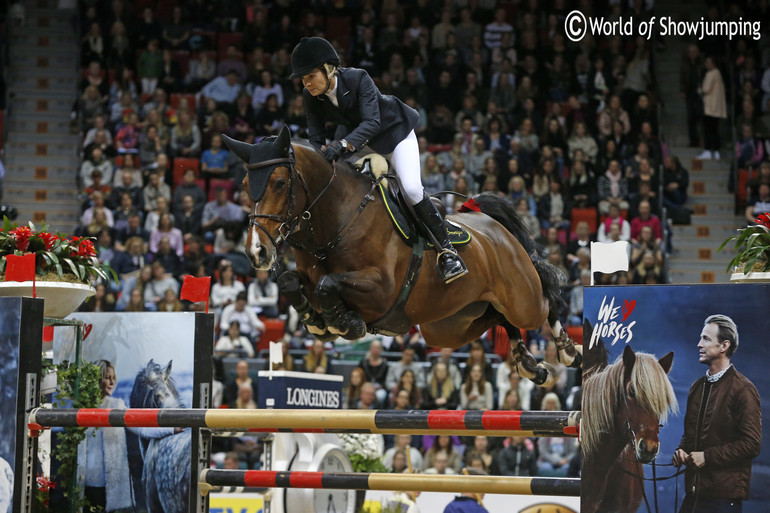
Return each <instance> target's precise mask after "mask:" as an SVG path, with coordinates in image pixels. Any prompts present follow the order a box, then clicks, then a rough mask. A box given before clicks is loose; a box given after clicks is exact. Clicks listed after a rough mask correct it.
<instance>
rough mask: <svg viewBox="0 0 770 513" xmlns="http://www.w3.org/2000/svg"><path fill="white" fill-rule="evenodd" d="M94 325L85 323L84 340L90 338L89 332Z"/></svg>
mask: <svg viewBox="0 0 770 513" xmlns="http://www.w3.org/2000/svg"><path fill="white" fill-rule="evenodd" d="M93 327H94V325H93V324H84V325H83V342H85V340H86V339H87V338H88V334H89V333H91V329H92V328H93Z"/></svg>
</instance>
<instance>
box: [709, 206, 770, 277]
mask: <svg viewBox="0 0 770 513" xmlns="http://www.w3.org/2000/svg"><path fill="white" fill-rule="evenodd" d="M754 223H755V224H752V225H750V226H747V227H746V228H741V229H740V230H738V234H737V235H733V236H732V237H730V238H728V239H727V240H726V241H724V242H723V243H722V245H721V246H719V250H720V251H721V250H722V248H724V247H725V246H726V245H727V244H728V243H729V242H731V241H734V242H735V245H734V249H735V252H736V253H735V256H734V257H733V259H732V260H730V263H729V264H728V265H727V270H728V271H736V272H738V271H741V272H743V273H744V274H748V273H749V272H751V271H760V272H767V271H770V214H767V213H765V214H759V215H758V216H757V217H756V219H754Z"/></svg>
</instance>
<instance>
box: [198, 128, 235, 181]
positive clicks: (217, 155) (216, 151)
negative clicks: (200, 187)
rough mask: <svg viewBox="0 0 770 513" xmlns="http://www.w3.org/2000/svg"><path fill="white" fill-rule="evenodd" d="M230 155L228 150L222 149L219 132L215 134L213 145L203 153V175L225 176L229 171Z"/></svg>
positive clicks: (208, 176) (207, 176) (212, 137)
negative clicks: (228, 159) (228, 160)
mask: <svg viewBox="0 0 770 513" xmlns="http://www.w3.org/2000/svg"><path fill="white" fill-rule="evenodd" d="M228 157H229V153H228V151H227V150H224V149H222V137H221V136H220V135H219V134H213V135H212V136H211V147H210V148H209V149H207V150H205V151H204V152H203V155H201V176H203V177H204V178H225V177H226V176H227V172H228V165H227V158H228Z"/></svg>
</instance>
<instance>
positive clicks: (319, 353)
mask: <svg viewBox="0 0 770 513" xmlns="http://www.w3.org/2000/svg"><path fill="white" fill-rule="evenodd" d="M303 361H304V364H305V372H314V373H318V374H331V369H330V368H329V365H330V363H329V358H328V357H327V356H326V351H325V350H324V343H323V342H322V341H320V340H318V339H315V340H313V345H312V346H311V347H310V351H308V353H307V354H306V355H305V356H304V357H303Z"/></svg>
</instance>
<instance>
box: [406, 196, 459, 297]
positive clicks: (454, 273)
mask: <svg viewBox="0 0 770 513" xmlns="http://www.w3.org/2000/svg"><path fill="white" fill-rule="evenodd" d="M414 211H415V213H416V214H417V217H418V218H419V219H420V221H422V224H423V225H424V226H425V228H426V229H427V230H428V232H429V233H428V235H429V236H430V239H431V241H432V242H433V244H434V245H435V246H436V251H437V252H438V257H437V261H436V269H437V270H438V273H439V275H440V276H441V279H443V280H444V283H451V282H453V281H454V280H456V279H457V278H460V277H461V276H463V275H464V274H467V272H468V268H467V267H465V262H463V260H462V258H460V255H458V254H457V251H455V248H453V247H452V243H451V242H449V234H448V233H447V230H446V226H445V225H444V219H443V218H442V217H441V214H439V212H438V210H436V205H434V204H433V201H431V199H430V198H429V197H425V198H423V199H422V201H420V202H419V203H417V204H415V205H414Z"/></svg>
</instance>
